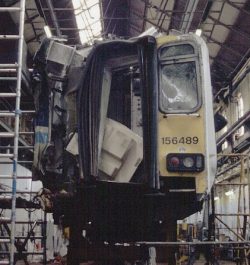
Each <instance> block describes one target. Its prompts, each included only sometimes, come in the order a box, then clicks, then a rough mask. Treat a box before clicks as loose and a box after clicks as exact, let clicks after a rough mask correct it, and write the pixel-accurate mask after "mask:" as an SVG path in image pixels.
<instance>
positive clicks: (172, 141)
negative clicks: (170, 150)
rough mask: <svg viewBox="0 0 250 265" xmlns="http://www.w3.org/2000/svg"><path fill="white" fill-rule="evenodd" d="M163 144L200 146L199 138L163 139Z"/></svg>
mask: <svg viewBox="0 0 250 265" xmlns="http://www.w3.org/2000/svg"><path fill="white" fill-rule="evenodd" d="M161 142H162V144H198V143H199V138H198V137H197V136H193V137H162V138H161Z"/></svg>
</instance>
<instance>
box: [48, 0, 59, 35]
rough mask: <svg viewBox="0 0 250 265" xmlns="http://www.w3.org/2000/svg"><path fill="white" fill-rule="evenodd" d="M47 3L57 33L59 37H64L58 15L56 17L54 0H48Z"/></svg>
mask: <svg viewBox="0 0 250 265" xmlns="http://www.w3.org/2000/svg"><path fill="white" fill-rule="evenodd" d="M46 3H47V5H48V8H49V13H50V16H51V18H52V22H53V25H54V28H55V30H56V35H57V37H62V33H61V30H60V27H59V23H58V20H57V17H56V13H55V11H54V7H53V4H52V1H51V0H46Z"/></svg>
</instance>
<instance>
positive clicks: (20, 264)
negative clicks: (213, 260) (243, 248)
mask: <svg viewBox="0 0 250 265" xmlns="http://www.w3.org/2000/svg"><path fill="white" fill-rule="evenodd" d="M48 264H50V265H54V264H55V265H56V264H57V265H60V264H58V263H48ZM204 264H205V260H203V259H200V260H197V261H196V262H195V263H194V264H193V265H204ZM235 264H236V263H235V262H232V261H223V260H222V261H221V260H220V261H219V265H235ZM16 265H24V262H22V261H18V262H17V263H16ZM29 265H43V263H30V264H29ZM63 265H66V264H63ZM81 265H86V263H81ZM161 265H162V264H161ZM178 265H179V264H178ZM180 265H187V263H181V264H180Z"/></svg>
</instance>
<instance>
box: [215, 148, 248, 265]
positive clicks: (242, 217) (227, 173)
mask: <svg viewBox="0 0 250 265" xmlns="http://www.w3.org/2000/svg"><path fill="white" fill-rule="evenodd" d="M218 157H219V159H222V162H223V163H224V164H225V165H226V164H227V165H226V166H225V168H224V169H222V170H221V171H219V172H218V176H217V178H216V181H215V185H214V194H215V196H216V197H214V198H216V199H219V196H218V195H219V194H220V187H223V189H222V190H223V192H225V191H226V192H225V195H226V196H230V195H233V194H234V190H235V189H238V194H237V195H236V197H237V198H236V199H237V201H236V204H237V205H236V206H237V212H234V211H231V212H218V211H216V212H215V207H214V205H213V216H214V222H215V226H216V224H217V227H218V226H219V225H222V226H223V229H226V230H227V231H228V233H231V234H232V235H233V236H234V237H235V238H236V240H237V241H238V242H239V243H241V244H243V247H241V248H240V247H239V245H238V246H237V244H236V245H235V246H236V248H235V249H236V254H237V257H236V259H238V260H240V261H241V260H244V262H245V264H246V265H248V264H249V259H248V257H249V254H250V250H249V246H248V245H247V244H246V245H245V246H244V242H247V240H249V238H248V237H249V234H248V233H247V231H249V226H250V169H249V165H250V164H249V155H248V154H241V153H240V154H237V153H235V154H226V155H218ZM246 188H247V190H246ZM213 202H214V200H213ZM225 217H231V218H236V227H230V225H229V224H227V222H226V221H225V220H223V218H225ZM215 230H217V235H216V237H217V238H219V237H220V229H218V228H217V229H216V228H215ZM229 243H230V242H229Z"/></svg>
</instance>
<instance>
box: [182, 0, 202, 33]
mask: <svg viewBox="0 0 250 265" xmlns="http://www.w3.org/2000/svg"><path fill="white" fill-rule="evenodd" d="M198 2H199V0H191V1H188V2H187V10H186V12H185V15H184V19H183V22H182V25H181V27H180V30H181V31H182V32H183V33H188V31H189V29H190V26H191V23H192V20H193V17H194V12H195V10H196V7H197V5H198Z"/></svg>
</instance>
